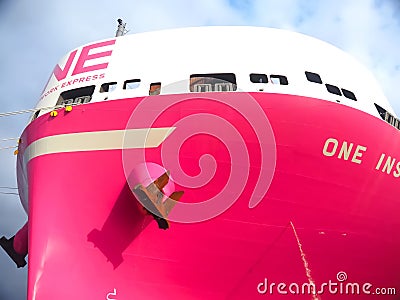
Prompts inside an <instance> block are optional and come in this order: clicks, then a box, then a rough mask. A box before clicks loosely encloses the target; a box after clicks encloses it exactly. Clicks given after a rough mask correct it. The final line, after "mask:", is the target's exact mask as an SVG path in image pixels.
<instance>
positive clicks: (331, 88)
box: [325, 84, 342, 96]
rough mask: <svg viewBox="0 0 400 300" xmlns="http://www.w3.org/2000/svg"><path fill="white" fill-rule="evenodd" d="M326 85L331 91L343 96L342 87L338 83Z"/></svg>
mask: <svg viewBox="0 0 400 300" xmlns="http://www.w3.org/2000/svg"><path fill="white" fill-rule="evenodd" d="M325 86H326V89H327V90H328V92H329V93H331V94H335V95H339V96H342V93H341V91H340V89H339V88H338V87H337V86H336V85H332V84H325Z"/></svg>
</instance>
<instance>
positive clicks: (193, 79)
mask: <svg viewBox="0 0 400 300" xmlns="http://www.w3.org/2000/svg"><path fill="white" fill-rule="evenodd" d="M236 89H237V86H236V76H235V74H233V73H212V74H192V75H190V91H191V92H228V91H236Z"/></svg>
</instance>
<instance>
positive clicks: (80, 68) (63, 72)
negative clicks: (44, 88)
mask: <svg viewBox="0 0 400 300" xmlns="http://www.w3.org/2000/svg"><path fill="white" fill-rule="evenodd" d="M114 44H115V39H114V40H110V41H104V42H99V43H95V44H91V45H88V46H85V47H83V48H82V51H81V54H80V55H79V58H78V60H77V62H76V65H75V68H74V70H73V71H72V76H74V75H78V74H82V73H86V72H91V71H97V70H101V69H106V68H107V67H108V62H106V63H101V64H97V65H90V66H86V67H85V63H86V62H87V61H90V60H92V59H96V58H101V57H106V56H111V54H112V50H109V51H103V52H97V53H94V54H89V52H90V50H93V49H97V48H101V47H105V46H110V45H114ZM77 52H78V50H74V51H72V52H71V53H70V55H69V57H68V60H67V63H66V64H65V66H64V69H62V68H61V67H60V66H59V65H58V64H57V65H56V66H55V67H54V70H53V74H54V76H55V77H56V78H57V80H58V81H60V80H63V79H65V77H67V74H68V73H69V71H70V69H71V66H72V63H73V61H74V59H75V56H76V53H77Z"/></svg>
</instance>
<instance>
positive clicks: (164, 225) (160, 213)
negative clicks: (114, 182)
mask: <svg viewBox="0 0 400 300" xmlns="http://www.w3.org/2000/svg"><path fill="white" fill-rule="evenodd" d="M169 174H170V172H169V171H167V172H165V173H164V174H162V175H161V176H160V177H158V178H157V179H156V180H154V181H153V182H152V183H150V184H149V185H148V186H147V187H144V186H143V185H142V184H138V185H137V186H135V188H134V189H133V192H134V193H135V195H136V196H137V198H138V199H139V201H140V203H141V204H142V205H143V207H144V209H145V210H146V211H147V213H149V214H150V215H152V216H153V218H154V220H156V222H157V224H158V227H159V228H160V229H164V230H166V229H168V228H169V220H168V215H169V213H170V212H171V210H172V209H173V208H174V206H175V204H176V203H177V202H178V201H179V199H180V198H181V197H182V195H183V191H176V192H173V193H172V194H171V195H170V196H169V197H168V198H167V199H166V200H165V201H163V197H164V193H163V188H164V187H165V186H166V185H167V183H168V181H169Z"/></svg>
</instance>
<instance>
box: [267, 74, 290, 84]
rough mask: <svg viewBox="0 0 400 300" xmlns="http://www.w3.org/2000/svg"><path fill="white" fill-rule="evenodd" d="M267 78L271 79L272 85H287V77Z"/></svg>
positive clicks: (273, 76) (272, 76)
mask: <svg viewBox="0 0 400 300" xmlns="http://www.w3.org/2000/svg"><path fill="white" fill-rule="evenodd" d="M269 78H271V82H272V83H273V84H281V85H288V84H289V82H288V80H287V77H286V76H283V75H270V76H269Z"/></svg>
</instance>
